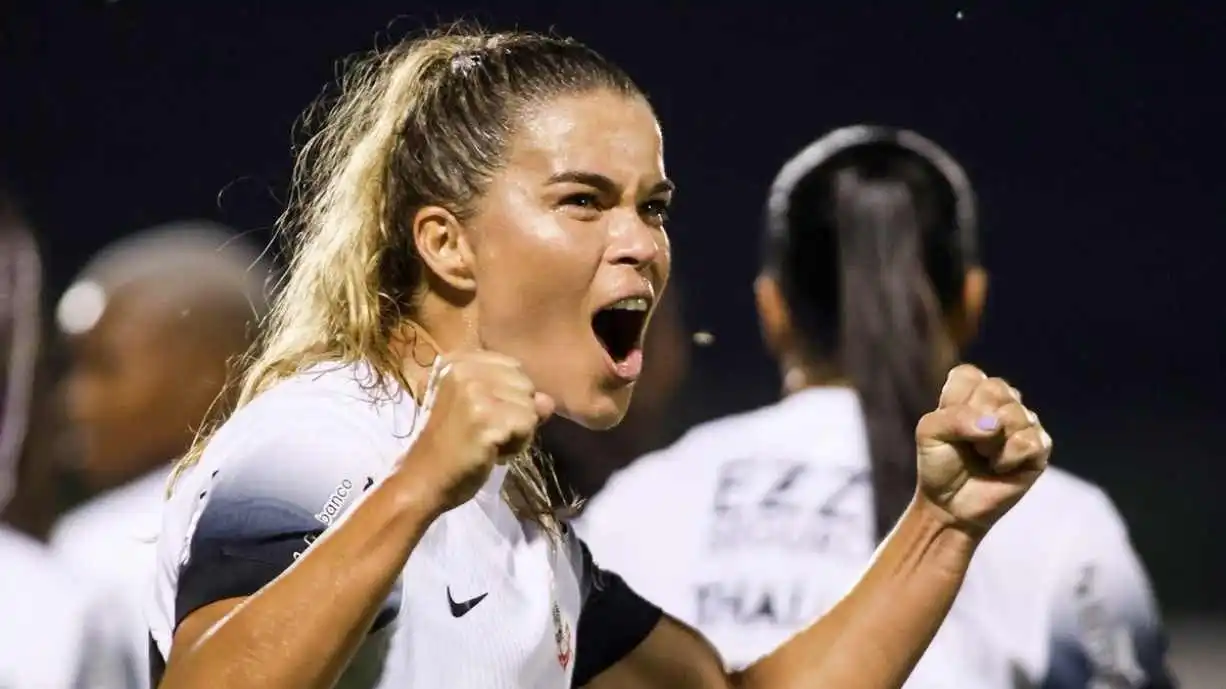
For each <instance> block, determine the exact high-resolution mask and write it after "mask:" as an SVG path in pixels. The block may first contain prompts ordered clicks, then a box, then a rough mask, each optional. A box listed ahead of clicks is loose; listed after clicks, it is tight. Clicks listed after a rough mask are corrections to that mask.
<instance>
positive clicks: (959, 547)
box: [580, 365, 1051, 689]
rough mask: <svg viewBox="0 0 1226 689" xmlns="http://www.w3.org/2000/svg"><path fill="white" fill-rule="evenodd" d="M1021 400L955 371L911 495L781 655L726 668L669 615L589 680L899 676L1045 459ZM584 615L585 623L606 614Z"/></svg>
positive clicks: (766, 682) (731, 682)
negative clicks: (854, 575)
mask: <svg viewBox="0 0 1226 689" xmlns="http://www.w3.org/2000/svg"><path fill="white" fill-rule="evenodd" d="M1020 399H1021V398H1020V395H1019V394H1018V392H1017V391H1016V390H1014V389H1013V388H1012V387H1010V386H1009V384H1008V383H1006V382H1005V381H1003V380H1000V379H999V378H987V376H985V375H984V374H983V372H982V371H980V370H979V369H977V368H975V367H973V366H968V365H963V366H958V367H957V368H955V369H954V370H953V371H951V372H950V375H949V379H948V381H947V382H946V384H945V387H944V389H943V390H942V392H941V399H940V402H939V404H938V407H937V409H936V410H935V411H933V412H931V413H929V414H927V415H925V416H924V418H923V419H921V420H920V422H919V425H918V427H917V429H916V448H917V451H918V462H919V479H920V480H919V489H918V491H917V493H916V497H915V499H914V500H912V503H911V505H910V506H909V507H908V509H907V511H906V513H904V515H903V516H902V518H901V519H900V520H899V522H898V524H897V525H896V526H895V528H894V531H893V533H891V534H890V537H889V538H888V539H886V541H885V543H883V544H882V546H881V548H880V549H879V550H878V552H877V555H876V557H875V558H874V560H873V562H872V564H871V566H870V567H869V569H868V571H867V572H866V573H865V575H864V576H863V577H862V578H861V580H860V582H859V583H858V584H857V585H856V586H855V587H854V588H853V589H852V591H851V593H850V594H848V595H847V597H846V598H844V599H843V600H842V601H841V602H840V603H839V604H838V605H836V606H835V607H834V609H833V610H831V611H830V613H829V614H827V615H826V616H825V617H823V618H822V619H821V620H819V621H818V622H817V623H816V624H814V625H813V626H812V627H810V628H809V629H807V630H806V631H804V632H802V633H800V634H799V635H797V636H796V637H794V638H793V639H792V640H790V641H789V642H787V643H786V644H784V645H783V646H782V647H780V648H779V649H778V650H777V651H775V652H774V653H772V654H770V655H768V656H766V657H765V658H762V659H761V660H759V661H758V662H757V663H754V664H753V665H751V666H750V667H748V668H747V669H745V670H744V671H743V672H740V673H737V674H736V675H733V676H725V675H724V673H723V663H722V661H721V660H720V659H719V656H718V654H717V653H716V652H715V651H714V650H713V649H712V648H711V646H710V644H708V643H707V642H706V641H705V640H703V639H702V638H701V637H700V636H699V635H698V634H697V633H696V632H693V631H692V630H689V629H687V628H686V627H685V626H684V625H682V624H681V623H679V622H677V621H675V620H671V619H668V618H664V619H662V620H661V621H660V622H659V623H657V624H656V626H655V628H654V629H652V631H651V632H650V633H649V634H648V635H647V636H646V638H645V639H643V641H642V643H641V644H639V645H638V647H636V648H635V649H634V650H633V651H631V652H630V653H628V654H627V655H625V656H624V657H623V658H621V659H620V660H619V661H618V662H616V663H613V664H611V665H610V666H609V667H608V669H606V670H604V671H603V672H601V673H599V674H596V675H595V677H594V679H593V680H592V681H591V682H590V683H589V685H588V686H590V687H594V688H595V689H630V688H631V687H638V688H643V687H659V688H660V689H663V688H664V687H684V688H686V689H716V688H723V687H732V686H737V687H752V688H754V689H758V688H761V689H766V688H768V687H769V688H770V689H787V688H789V687H807V688H811V689H827V688H829V687H838V688H839V689H890V688H892V687H899V686H901V685H902V684H903V682H904V681H905V680H906V679H907V676H908V675H909V674H910V672H911V669H912V668H913V667H914V665H915V663H916V662H917V661H918V660H919V658H920V656H921V655H923V653H924V651H925V650H926V649H927V647H928V644H929V642H930V641H931V640H932V637H933V636H934V635H935V634H936V631H937V629H938V628H939V627H940V626H941V623H942V621H943V620H944V619H945V615H946V614H947V613H948V611H949V608H950V606H951V605H952V604H953V600H954V598H955V596H956V595H957V593H958V590H959V588H960V587H961V585H962V579H963V577H964V575H965V574H966V570H967V568H968V567H969V566H970V562H971V556H972V555H973V554H974V552H975V548H976V546H977V545H978V543H979V541H980V539H981V538H982V537H983V535H984V534H986V533H987V530H988V528H990V526H991V525H992V524H993V523H995V521H996V520H997V519H999V518H1000V517H1001V516H1002V515H1003V514H1004V513H1005V512H1006V511H1008V509H1009V508H1010V507H1011V506H1013V505H1014V504H1016V503H1017V501H1018V500H1019V499H1021V496H1022V495H1023V494H1024V493H1025V492H1026V491H1027V490H1028V489H1029V488H1030V486H1031V485H1033V483H1034V481H1035V479H1037V478H1038V476H1039V474H1040V473H1041V472H1042V471H1043V469H1044V468H1045V467H1046V466H1047V458H1048V456H1049V455H1050V453H1051V438H1050V437H1049V436H1048V435H1047V433H1046V432H1045V431H1044V430H1043V428H1042V427H1041V426H1040V425H1039V423H1038V417H1037V416H1036V415H1035V414H1034V413H1033V412H1031V411H1029V410H1028V409H1026V408H1025V407H1023V406H1022V404H1021V401H1020ZM623 607H624V606H623ZM585 622H586V623H587V625H588V626H587V628H586V629H585V630H584V631H582V632H581V633H586V631H590V629H591V627H593V626H598V625H599V624H600V623H599V621H597V620H590V621H589V620H585ZM580 642H581V643H582V637H581V638H580ZM580 660H582V658H580Z"/></svg>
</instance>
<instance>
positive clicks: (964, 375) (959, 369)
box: [948, 364, 987, 381]
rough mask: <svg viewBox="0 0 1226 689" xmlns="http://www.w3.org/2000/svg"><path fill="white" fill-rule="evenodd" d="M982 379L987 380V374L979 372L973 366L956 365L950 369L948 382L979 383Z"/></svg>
mask: <svg viewBox="0 0 1226 689" xmlns="http://www.w3.org/2000/svg"><path fill="white" fill-rule="evenodd" d="M984 378H987V374H985V373H984V372H983V371H981V370H979V367H977V366H975V365H973V364H958V365H957V366H954V367H953V368H952V369H950V371H949V377H948V380H951V381H952V380H970V381H980V380H983V379H984Z"/></svg>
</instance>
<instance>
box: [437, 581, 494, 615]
mask: <svg viewBox="0 0 1226 689" xmlns="http://www.w3.org/2000/svg"><path fill="white" fill-rule="evenodd" d="M488 595H490V594H489V593H483V594H481V595H480V596H477V597H476V598H469V599H468V600H466V601H464V602H463V603H457V602H455V599H454V598H452V597H451V587H450V586H448V587H447V602H448V603H450V604H451V616H452V617H463V616H465V615H467V614H468V611H469V610H472V609H473V608H475V607H477V603H480V602H481V601H483V600H485V597H486V596H488Z"/></svg>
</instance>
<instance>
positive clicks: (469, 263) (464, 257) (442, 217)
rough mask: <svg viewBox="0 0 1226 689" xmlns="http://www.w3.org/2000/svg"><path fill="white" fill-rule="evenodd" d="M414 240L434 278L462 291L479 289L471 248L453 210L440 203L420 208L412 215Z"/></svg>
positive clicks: (419, 253)
mask: <svg viewBox="0 0 1226 689" xmlns="http://www.w3.org/2000/svg"><path fill="white" fill-rule="evenodd" d="M413 243H414V245H415V246H416V247H417V253H418V255H419V256H421V260H422V263H424V264H425V265H426V267H427V268H428V269H429V271H430V273H431V274H432V275H433V277H434V278H435V279H437V280H440V281H442V282H444V283H445V284H447V285H448V286H449V287H451V288H453V289H456V290H459V291H462V292H471V291H472V290H474V289H475V288H476V281H475V279H474V277H473V251H472V247H471V246H470V245H469V242H468V236H467V234H466V233H465V232H464V226H463V225H462V224H461V223H460V220H459V218H457V217H456V216H455V214H454V213H452V212H451V211H449V210H447V209H446V208H443V207H441V206H426V207H424V208H422V209H421V210H419V211H417V214H416V215H414V216H413Z"/></svg>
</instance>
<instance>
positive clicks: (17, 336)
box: [0, 191, 42, 507]
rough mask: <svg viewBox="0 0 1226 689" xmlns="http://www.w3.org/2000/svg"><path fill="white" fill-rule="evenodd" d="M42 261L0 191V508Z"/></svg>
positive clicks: (12, 479) (32, 345)
mask: <svg viewBox="0 0 1226 689" xmlns="http://www.w3.org/2000/svg"><path fill="white" fill-rule="evenodd" d="M41 294H42V262H41V259H40V257H39V253H38V247H37V245H36V244H35V242H34V237H33V235H32V234H31V232H30V230H29V228H28V226H27V225H26V223H25V222H24V220H23V219H22V217H21V215H20V213H19V212H18V210H17V208H16V206H15V204H14V203H13V202H12V201H11V200H9V199H8V198H7V197H6V196H5V195H4V193H3V192H2V191H0V361H2V362H3V366H0V507H3V506H4V504H5V503H6V502H7V501H8V499H9V498H10V497H11V496H12V493H13V490H14V488H15V483H16V479H17V471H18V466H17V465H18V462H19V460H20V459H21V456H22V450H23V447H24V445H25V440H26V433H27V431H28V430H29V422H30V416H31V407H32V401H33V397H34V377H35V372H36V370H37V368H38V363H39V356H38V352H39V341H40V339H41V338H40V334H41V332H40V331H41V319H40V317H39V316H40V309H41Z"/></svg>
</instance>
